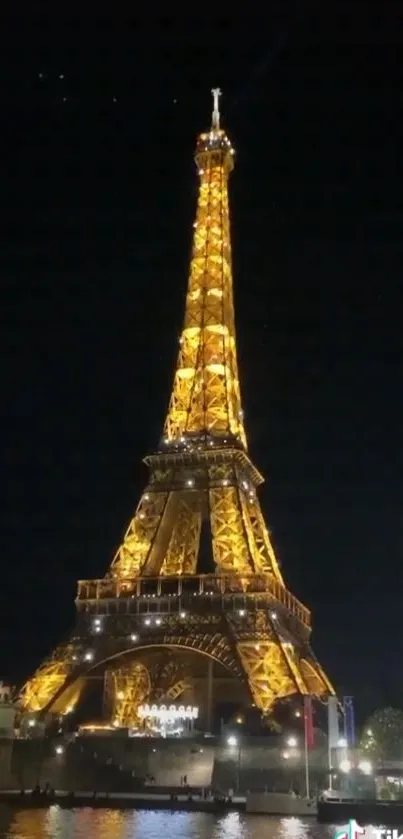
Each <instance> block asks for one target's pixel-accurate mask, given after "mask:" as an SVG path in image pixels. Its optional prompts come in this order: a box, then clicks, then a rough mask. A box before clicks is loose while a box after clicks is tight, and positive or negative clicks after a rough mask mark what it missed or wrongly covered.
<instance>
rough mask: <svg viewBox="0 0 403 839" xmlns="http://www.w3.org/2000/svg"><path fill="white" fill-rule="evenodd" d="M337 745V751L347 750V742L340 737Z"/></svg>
mask: <svg viewBox="0 0 403 839" xmlns="http://www.w3.org/2000/svg"><path fill="white" fill-rule="evenodd" d="M337 745H338V747H339V749H346V748H347V740H346V739H345V737H341V739H340V740H338V741H337Z"/></svg>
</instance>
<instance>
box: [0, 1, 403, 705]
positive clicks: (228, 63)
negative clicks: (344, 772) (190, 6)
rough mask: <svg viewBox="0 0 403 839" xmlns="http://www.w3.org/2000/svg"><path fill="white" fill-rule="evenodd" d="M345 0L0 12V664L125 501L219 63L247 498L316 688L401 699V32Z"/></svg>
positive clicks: (28, 650) (54, 634)
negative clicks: (259, 484) (74, 15)
mask: <svg viewBox="0 0 403 839" xmlns="http://www.w3.org/2000/svg"><path fill="white" fill-rule="evenodd" d="M352 5H355V4H352ZM357 6H358V7H359V8H358V9H357V13H356V14H357V16H356V18H353V13H352V12H350V13H349V14H348V16H347V17H343V16H340V17H332V18H331V17H330V16H329V15H326V17H325V14H324V12H323V11H322V12H320V11H318V8H315V6H314V5H312V4H310V3H308V2H301V3H298V4H297V3H290V2H289V3H287V2H283V3H281V4H278V9H277V6H276V4H273V5H272V6H271V7H270V8H271V11H270V17H269V19H268V20H267V21H264V20H263V19H262V20H256V19H255V20H252V21H251V22H248V21H247V19H242V20H241V19H236V18H235V19H226V18H223V19H222V20H218V21H214V20H213V18H211V20H207V19H204V20H201V19H200V20H198V21H193V22H186V23H183V22H182V23H180V22H179V18H178V19H175V18H172V19H166V20H159V21H157V22H155V21H154V22H153V23H152V22H151V21H149V22H147V21H144V20H140V19H135V18H134V17H133V18H132V19H129V18H127V19H126V20H124V19H121V21H120V22H119V23H114V22H113V21H112V20H108V19H106V18H105V19H104V20H101V19H98V20H93V21H92V23H91V24H90V23H89V17H88V18H87V21H88V23H86V24H84V23H82V22H81V23H79V22H77V21H71V20H70V21H68V20H64V21H62V22H60V23H59V25H56V23H54V22H47V21H45V20H42V21H37V22H34V21H33V20H31V22H30V23H26V24H25V27H24V28H23V27H22V26H21V25H20V24H18V23H17V22H16V21H13V20H12V19H11V18H10V19H8V20H6V21H4V20H3V24H2V34H1V42H2V44H1V65H2V66H1V74H0V76H1V89H0V96H1V125H2V127H1V132H0V134H1V137H0V149H1V179H0V184H1V185H0V196H1V214H2V217H1V234H0V235H1V246H0V259H1V283H2V293H1V300H2V305H1V331H0V335H1V344H2V351H1V361H2V374H1V382H2V386H1V393H2V400H1V426H2V427H1V436H0V444H1V458H0V475H1V481H0V487H1V503H0V510H1V526H0V533H1V555H2V584H1V614H0V618H1V641H2V643H1V646H0V678H1V677H2V678H3V679H5V680H10V681H11V682H12V683H18V682H20V681H21V680H23V679H24V678H26V677H28V676H29V675H30V674H31V672H32V670H33V669H34V667H35V666H36V665H37V664H39V662H40V660H41V658H42V657H43V656H44V655H45V654H46V653H47V652H48V651H49V650H50V649H51V647H52V646H53V645H54V644H56V643H57V642H58V641H59V640H61V639H62V638H63V637H64V636H65V634H66V633H67V632H68V630H69V628H70V627H71V626H72V625H73V621H74V596H75V586H76V580H77V579H78V578H86V577H92V576H102V575H103V574H104V573H105V572H106V570H107V568H108V564H109V562H110V560H111V558H112V555H113V553H114V550H115V548H116V546H117V544H118V543H119V540H120V538H121V536H122V535H123V532H124V530H125V528H126V525H127V522H128V520H129V518H130V516H131V514H132V512H133V509H134V508H135V506H136V505H137V501H138V497H139V493H140V491H141V489H142V487H143V484H144V482H145V480H146V469H145V467H144V466H142V464H141V458H142V457H143V456H144V455H145V454H146V453H147V452H149V451H150V450H152V449H153V448H154V447H155V446H156V445H157V442H158V439H159V436H160V433H161V430H162V425H163V421H164V417H165V411H166V408H167V403H168V399H169V393H170V387H171V384H172V377H173V371H174V363H175V358H176V353H177V339H178V333H179V330H180V328H181V322H182V317H183V305H184V294H185V288H186V282H187V266H188V259H189V254H190V245H191V234H192V222H193V218H194V211H195V199H196V188H197V179H196V171H195V166H194V163H193V152H194V144H195V138H196V135H197V133H198V132H200V131H203V130H205V129H206V128H208V127H209V125H210V113H211V96H210V88H211V87H212V86H216V85H220V86H221V88H222V89H223V94H224V95H223V97H222V101H221V107H222V113H223V123H224V126H225V128H226V130H227V131H228V133H229V136H230V137H231V140H232V142H233V144H234V146H235V149H236V152H237V157H236V166H235V172H234V173H233V175H232V183H231V210H232V234H233V252H234V282H235V296H236V312H237V328H238V352H239V363H240V371H241V378H242V392H243V402H244V409H245V418H246V423H247V430H248V437H249V444H250V453H251V455H252V458H253V459H254V461H255V463H256V465H257V466H258V468H259V469H260V470H261V471H262V472H263V474H264V475H265V476H266V484H265V485H264V487H263V489H262V492H261V499H262V504H263V508H264V511H265V514H266V518H267V522H268V524H269V526H270V529H271V531H272V535H273V540H274V544H275V547H276V550H277V552H278V555H279V557H280V559H281V562H282V570H283V573H284V575H285V578H286V581H287V584H288V585H289V587H290V589H291V591H292V592H293V593H294V594H295V595H296V596H297V597H299V598H301V599H302V600H303V601H304V602H305V603H306V604H307V605H308V606H310V607H311V608H312V610H313V618H314V633H313V646H314V649H315V652H316V653H317V654H318V657H319V658H320V660H321V662H322V664H323V665H324V666H325V667H326V669H327V671H328V673H329V675H330V677H331V678H332V679H333V680H334V682H335V684H336V685H337V687H338V688H339V689H340V690H341V691H342V692H346V693H352V694H353V695H354V696H356V701H357V711H358V714H359V715H365V714H366V713H367V711H369V710H371V709H372V707H374V706H375V707H376V705H377V704H379V703H384V702H394V703H398V704H399V703H400V705H401V704H402V702H403V699H402V691H403V676H402V674H401V666H400V665H401V660H402V654H403V636H402V632H401V603H402V596H403V561H402V560H403V506H402V505H403V472H402V467H403V397H402V376H403V338H402V303H403V285H402V280H401V263H402V241H403V236H402V232H403V231H402V228H403V214H402V199H401V194H402V177H401V175H402V172H401V154H402V152H401V148H402V142H401V139H402V138H401V136H399V123H400V127H401V124H402V123H401V116H402V114H401V110H402V106H401V102H402V89H403V68H402V63H401V58H399V50H400V51H401V43H399V38H401V35H398V34H397V33H398V29H397V18H396V19H395V18H394V16H393V14H392V13H390V16H389V17H387V16H386V12H385V13H384V15H383V16H382V17H379V16H378V17H376V16H372V17H370V16H369V15H367V16H365V12H364V4H357Z"/></svg>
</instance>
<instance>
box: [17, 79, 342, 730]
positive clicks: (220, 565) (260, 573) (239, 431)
mask: <svg viewBox="0 0 403 839" xmlns="http://www.w3.org/2000/svg"><path fill="white" fill-rule="evenodd" d="M214 98H215V108H214V111H213V122H212V128H211V130H210V131H209V132H208V133H206V134H201V135H200V136H199V138H198V142H197V148H196V156H195V160H196V164H197V169H198V175H199V179H200V182H199V192H198V201H197V212H196V219H195V222H194V237H193V252H192V258H191V264H190V275H189V282H188V289H187V295H186V309H185V318H184V325H183V330H182V333H181V337H180V346H179V355H178V361H177V366H176V371H175V377H174V383H173V389H172V395H171V399H170V403H169V410H168V414H167V418H166V421H165V426H164V434H163V438H162V439H161V442H160V445H159V447H158V450H157V451H156V452H155V453H154V454H151V455H149V456H148V457H146V458H145V463H146V465H147V467H148V469H149V480H148V485H147V486H146V488H145V491H144V493H143V495H142V496H141V498H140V502H139V504H138V507H137V510H136V512H135V514H134V517H133V519H132V520H131V522H130V524H129V527H128V529H127V531H126V534H125V536H124V539H123V542H122V544H121V545H120V547H119V549H118V550H117V553H116V555H115V557H114V559H113V561H112V564H111V567H110V569H109V571H108V573H107V574H106V576H105V577H104V578H103V579H99V580H85V581H80V582H79V583H78V594H77V600H76V605H77V616H78V618H77V625H76V628H75V630H74V634H73V635H72V636H71V638H70V640H69V641H68V642H67V643H66V644H63V645H61V646H59V647H58V648H57V649H56V650H55V651H54V652H53V654H52V655H51V657H50V658H49V659H48V660H47V661H45V662H44V663H43V664H42V665H41V667H40V668H39V669H38V671H37V672H36V673H35V674H34V676H33V677H32V678H31V679H30V680H29V681H28V682H27V683H26V685H25V686H24V687H23V689H22V691H21V693H20V697H19V701H20V707H21V709H22V710H23V711H26V712H42V713H52V712H53V713H58V714H63V713H67V712H69V711H71V710H72V709H73V708H74V707H75V705H76V703H77V701H78V699H79V697H80V694H81V691H82V689H83V686H84V685H85V683H86V681H87V679H88V678H89V677H90V676H93V675H97V674H98V675H99V674H103V676H104V677H105V685H106V689H107V694H108V697H109V699H108V702H109V707H110V708H112V709H113V711H112V713H113V717H114V719H115V721H117V723H119V724H121V725H125V724H130V723H131V722H133V721H134V720H136V718H137V715H136V708H137V706H138V704H140V703H141V702H144V701H146V700H147V698H148V697H149V698H151V699H155V696H158V697H159V698H160V699H161V698H162V699H164V698H166V699H167V698H172V697H174V698H177V697H180V696H181V695H185V693H186V690H187V689H188V687H189V684H190V683H191V681H192V666H193V665H192V661H194V660H195V655H196V657H197V655H198V656H199V657H200V656H207V657H208V658H209V659H210V660H212V661H214V662H215V663H216V666H217V665H218V666H219V667H221V671H222V672H225V673H226V674H227V675H228V676H229V677H232V678H233V679H236V681H237V683H238V684H242V686H243V688H244V690H245V694H246V695H249V701H251V702H252V703H253V704H255V705H256V706H257V708H259V709H260V710H261V711H262V712H263V713H264V714H268V713H270V712H271V711H272V709H273V706H274V704H275V702H276V701H277V700H279V699H282V698H284V697H288V696H291V695H292V694H294V693H299V694H310V695H313V696H326V695H329V694H332V693H333V688H332V686H331V684H330V683H329V681H328V679H327V677H326V675H325V674H324V672H323V670H322V669H321V667H320V665H319V664H318V662H317V660H316V659H315V657H314V655H313V653H312V650H311V647H310V644H309V639H310V632H311V622H310V614H309V611H308V610H307V609H306V608H305V607H304V606H303V605H302V604H301V603H300V602H299V601H298V600H297V599H296V598H295V597H293V595H292V594H291V593H290V592H289V591H288V589H287V588H286V586H285V584H284V580H283V577H282V575H281V572H280V569H279V565H278V563H277V560H276V556H275V552H274V550H273V546H272V543H271V540H270V534H269V532H268V529H267V527H266V524H265V521H264V517H263V514H262V511H261V508H260V504H259V500H258V496H257V488H258V486H259V485H260V484H261V483H262V481H263V478H262V477H261V475H260V474H259V472H258V471H257V469H256V468H255V466H254V465H253V463H252V462H251V460H250V458H249V455H248V451H247V439H246V433H245V427H244V420H243V411H242V405H241V395H240V384H239V374H238V364H237V352H236V335H235V320H234V303H233V283H232V267H231V241H230V218H229V202H228V177H229V174H230V172H231V170H232V169H233V165H234V150H233V148H232V146H231V143H230V141H229V139H228V137H227V135H226V134H225V132H224V131H223V130H221V128H220V125H219V114H218V92H217V91H214ZM203 522H207V524H208V526H209V533H210V536H211V540H210V544H211V552H212V558H213V561H214V568H215V572H214V573H211V574H199V573H198V555H199V546H200V534H201V528H202V523H203ZM157 649H162V650H164V651H165V652H167V650H169V651H170V653H169V654H170V656H171V660H172V656H173V658H175V655H176V654H179V652H180V651H181V652H185V653H186V654H189V655H188V658H186V656H185V658H183V656H182V660H181V661H182V664H181V667H182V670H183V668H184V667H185V665H186V667H187V672H181V673H176V675H175V672H174V671H175V667H174V668H173V671H172V674H171V676H172V678H171V681H169V679H166V680H165V687H161V680H160V682H159V687H158V685H157V684H154V686H153V680H152V678H151V677H150V673H151V672H152V670H153V666H154V665H152V663H151V664H150V655H151V658H152V653H153V651H155V650H157ZM190 654H191V655H190ZM189 656H190V657H189ZM192 656H193V658H192ZM179 658H180V656H179ZM186 667H185V669H186ZM154 670H155V667H154ZM168 670H169V668H168ZM151 694H152V696H151Z"/></svg>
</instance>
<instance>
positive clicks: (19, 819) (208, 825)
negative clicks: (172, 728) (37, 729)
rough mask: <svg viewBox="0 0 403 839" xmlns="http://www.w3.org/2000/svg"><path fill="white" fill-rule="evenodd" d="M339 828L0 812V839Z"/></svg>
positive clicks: (191, 816)
mask: <svg viewBox="0 0 403 839" xmlns="http://www.w3.org/2000/svg"><path fill="white" fill-rule="evenodd" d="M341 827H342V826H341V825H340V826H338V827H336V826H333V827H330V826H327V825H326V826H323V825H318V824H316V822H315V821H314V820H313V819H312V820H308V819H296V818H286V819H278V818H271V817H268V816H246V815H244V814H241V813H226V814H225V815H218V816H216V815H210V814H207V813H171V812H167V811H165V812H164V811H163V810H162V811H161V810H159V811H152V810H148V811H145V810H143V811H142V810H140V811H136V810H103V809H102V810H101V809H99V810H97V809H94V810H92V809H91V808H90V807H88V808H87V807H82V808H81V807H80V808H77V809H76V810H62V809H60V808H59V807H58V806H57V805H54V806H51V807H49V808H48V809H46V810H45V809H38V810H31V809H30V810H18V811H17V810H16V811H14V813H12V814H11V813H10V812H7V811H6V810H2V811H1V812H0V837H1V839H332V837H333V836H334V835H335V833H336V832H337V830H340V829H341ZM368 837H370V833H368Z"/></svg>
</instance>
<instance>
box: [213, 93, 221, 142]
mask: <svg viewBox="0 0 403 839" xmlns="http://www.w3.org/2000/svg"><path fill="white" fill-rule="evenodd" d="M211 92H212V94H213V118H212V121H211V127H212V129H213V131H219V130H220V110H219V107H218V102H219V98H220V96H221V90H220V88H219V87H213V89H212V91H211Z"/></svg>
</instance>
